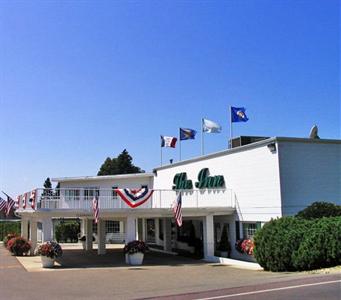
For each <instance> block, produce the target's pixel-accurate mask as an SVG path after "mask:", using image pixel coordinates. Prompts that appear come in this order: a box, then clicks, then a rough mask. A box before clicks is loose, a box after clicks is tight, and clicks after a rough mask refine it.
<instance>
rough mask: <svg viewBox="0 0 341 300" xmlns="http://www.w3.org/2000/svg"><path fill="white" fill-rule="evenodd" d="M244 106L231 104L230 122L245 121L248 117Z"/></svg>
mask: <svg viewBox="0 0 341 300" xmlns="http://www.w3.org/2000/svg"><path fill="white" fill-rule="evenodd" d="M245 111H246V109H245V107H233V106H231V122H247V121H248V120H249V118H248V117H247V116H246V114H245Z"/></svg>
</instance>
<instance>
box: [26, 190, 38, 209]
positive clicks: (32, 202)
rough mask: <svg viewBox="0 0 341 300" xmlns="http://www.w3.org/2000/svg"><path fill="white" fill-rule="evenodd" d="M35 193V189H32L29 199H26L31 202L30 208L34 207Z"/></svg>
mask: <svg viewBox="0 0 341 300" xmlns="http://www.w3.org/2000/svg"><path fill="white" fill-rule="evenodd" d="M36 195H37V190H33V191H32V192H31V195H30V199H29V200H28V201H29V202H30V203H31V207H32V209H36Z"/></svg>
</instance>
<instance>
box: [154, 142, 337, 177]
mask: <svg viewBox="0 0 341 300" xmlns="http://www.w3.org/2000/svg"><path fill="white" fill-rule="evenodd" d="M273 142H275V143H276V142H294V143H315V144H341V140H336V139H311V138H296V137H270V138H268V139H265V140H261V141H258V142H254V143H251V144H247V145H244V146H239V147H235V148H232V149H227V150H223V151H219V152H215V153H211V154H207V155H203V156H199V157H194V158H191V159H188V160H183V161H179V162H175V163H173V164H168V165H165V166H161V167H157V168H154V169H153V172H154V173H155V172H157V171H158V170H164V169H168V168H172V167H176V166H181V165H185V164H189V163H193V162H198V161H202V160H205V159H211V158H215V157H219V156H223V155H227V154H233V153H237V152H242V151H246V150H249V149H253V148H257V147H260V146H264V145H267V144H269V143H273Z"/></svg>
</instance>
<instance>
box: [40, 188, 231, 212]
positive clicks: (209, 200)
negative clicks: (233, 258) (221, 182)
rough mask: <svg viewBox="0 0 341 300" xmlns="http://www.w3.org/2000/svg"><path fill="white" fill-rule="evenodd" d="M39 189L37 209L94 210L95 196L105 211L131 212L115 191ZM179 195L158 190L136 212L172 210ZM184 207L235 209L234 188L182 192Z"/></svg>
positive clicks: (171, 191) (170, 191)
mask: <svg viewBox="0 0 341 300" xmlns="http://www.w3.org/2000/svg"><path fill="white" fill-rule="evenodd" d="M72 191H73V192H70V189H59V190H49V191H46V190H44V189H37V198H36V199H37V201H36V209H38V210H39V209H73V210H90V209H91V208H92V200H93V197H94V195H95V194H96V195H98V199H99V207H100V209H104V210H106V209H107V210H117V209H129V208H130V207H129V206H128V205H127V204H126V203H125V202H124V201H123V200H122V199H121V198H120V197H119V196H116V195H115V194H113V190H108V189H99V190H93V192H90V193H89V191H88V190H87V191H86V190H83V189H74V188H73V189H72ZM176 198H177V193H176V192H175V191H173V190H154V192H153V195H152V196H151V198H150V199H149V200H147V201H146V202H145V203H143V204H142V205H140V206H138V207H136V209H169V208H171V207H172V204H173V202H174V200H175V199H176ZM182 207H183V208H210V207H223V208H231V207H235V201H234V194H233V193H232V190H230V189H215V190H191V191H182Z"/></svg>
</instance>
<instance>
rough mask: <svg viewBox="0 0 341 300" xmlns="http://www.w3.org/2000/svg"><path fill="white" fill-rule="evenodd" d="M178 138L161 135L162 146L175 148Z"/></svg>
mask: <svg viewBox="0 0 341 300" xmlns="http://www.w3.org/2000/svg"><path fill="white" fill-rule="evenodd" d="M177 140H178V139H177V138H176V137H174V136H164V135H161V147H171V148H175V145H176V141H177Z"/></svg>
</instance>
